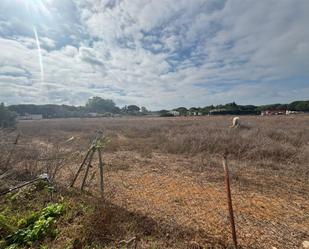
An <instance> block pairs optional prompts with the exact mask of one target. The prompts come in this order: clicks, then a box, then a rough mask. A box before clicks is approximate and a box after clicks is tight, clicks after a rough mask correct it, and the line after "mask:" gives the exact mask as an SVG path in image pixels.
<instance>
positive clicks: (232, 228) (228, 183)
mask: <svg viewBox="0 0 309 249" xmlns="http://www.w3.org/2000/svg"><path fill="white" fill-rule="evenodd" d="M223 168H224V172H225V186H226V194H227V203H228V206H229V214H230V222H231V231H232V237H233V242H234V246H235V248H236V249H237V236H236V228H235V221H234V212H233V204H232V196H231V188H230V175H229V168H228V166H227V163H226V157H224V158H223Z"/></svg>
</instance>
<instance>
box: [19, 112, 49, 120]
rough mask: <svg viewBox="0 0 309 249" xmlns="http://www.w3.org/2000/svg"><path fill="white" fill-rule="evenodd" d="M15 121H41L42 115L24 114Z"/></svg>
mask: <svg viewBox="0 0 309 249" xmlns="http://www.w3.org/2000/svg"><path fill="white" fill-rule="evenodd" d="M17 119H18V120H41V119H43V115H42V114H28V113H26V114H25V115H23V116H18V117H17Z"/></svg>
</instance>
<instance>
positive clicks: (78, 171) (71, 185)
mask: <svg viewBox="0 0 309 249" xmlns="http://www.w3.org/2000/svg"><path fill="white" fill-rule="evenodd" d="M91 151H92V148H90V149H89V150H88V151H87V154H86V156H85V157H84V160H83V162H82V163H81V165H80V166H79V169H78V170H77V172H76V174H75V176H74V179H73V181H72V183H71V184H70V187H73V185H74V183H75V181H76V179H77V177H78V176H79V174H80V172H81V170H82V168H83V166H84V164H85V163H86V160H87V158H88V156H89V154H90V152H91Z"/></svg>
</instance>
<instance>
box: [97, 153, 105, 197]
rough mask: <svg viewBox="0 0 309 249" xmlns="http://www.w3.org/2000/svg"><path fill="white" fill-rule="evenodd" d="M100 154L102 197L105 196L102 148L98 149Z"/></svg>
mask: <svg viewBox="0 0 309 249" xmlns="http://www.w3.org/2000/svg"><path fill="white" fill-rule="evenodd" d="M98 154H99V167H100V188H101V197H103V196H104V180H103V179H104V178H103V161H102V155H101V148H98Z"/></svg>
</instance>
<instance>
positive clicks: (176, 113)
mask: <svg viewBox="0 0 309 249" xmlns="http://www.w3.org/2000/svg"><path fill="white" fill-rule="evenodd" d="M168 113H169V114H172V115H173V116H180V112H178V111H169V112H168Z"/></svg>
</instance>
